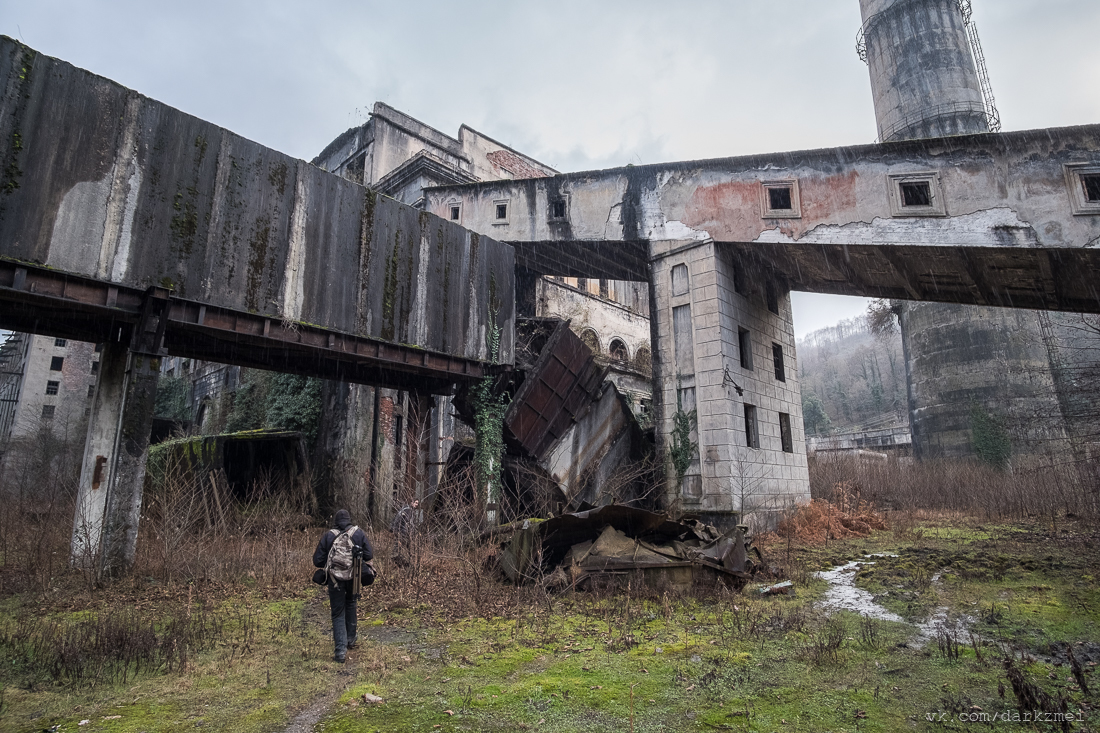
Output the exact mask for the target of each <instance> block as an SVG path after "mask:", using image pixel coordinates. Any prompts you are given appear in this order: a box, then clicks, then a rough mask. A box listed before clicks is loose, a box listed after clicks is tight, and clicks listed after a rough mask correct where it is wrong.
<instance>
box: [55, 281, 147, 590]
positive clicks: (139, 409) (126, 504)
mask: <svg viewBox="0 0 1100 733" xmlns="http://www.w3.org/2000/svg"><path fill="white" fill-rule="evenodd" d="M167 306H168V292H167V291H165V290H163V289H160V288H151V289H150V291H149V293H147V295H146V305H145V309H144V313H143V316H142V319H141V321H140V322H139V323H138V324H137V325H135V326H134V328H133V331H132V334H131V336H130V337H129V339H127V341H128V345H127V344H123V343H119V342H112V343H107V344H106V345H105V346H104V348H103V353H102V355H101V356H100V367H99V369H100V371H99V379H98V381H97V383H96V394H95V397H94V399H93V402H92V412H91V416H90V417H89V420H88V437H87V440H86V441H85V445H84V460H83V464H82V466H81V471H80V484H79V487H78V490H77V501H76V516H75V518H74V521H73V535H72V562H73V563H74V564H76V565H80V566H82V567H86V568H89V569H92V570H94V571H95V573H96V577H97V578H99V579H109V578H112V577H117V576H118V575H121V574H123V573H125V572H126V571H128V570H129V569H130V567H131V566H132V565H133V562H134V553H135V551H136V550H137V537H138V520H139V518H140V516H141V500H142V487H143V484H144V482H145V459H146V457H147V455H148V448H149V431H150V429H151V428H152V425H153V412H154V406H155V402H156V393H157V381H158V379H159V377H160V356H161V349H160V344H161V342H162V341H163V338H164V326H165V321H166V317H167ZM127 346H128V347H129V348H128V347H127Z"/></svg>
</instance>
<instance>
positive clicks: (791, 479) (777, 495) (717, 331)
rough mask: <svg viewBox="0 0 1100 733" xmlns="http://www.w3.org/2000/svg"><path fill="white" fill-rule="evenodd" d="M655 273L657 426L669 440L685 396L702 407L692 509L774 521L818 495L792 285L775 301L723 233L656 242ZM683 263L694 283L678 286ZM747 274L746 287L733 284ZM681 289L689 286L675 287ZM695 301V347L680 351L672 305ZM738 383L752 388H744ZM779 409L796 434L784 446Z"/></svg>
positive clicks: (686, 487)
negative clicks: (718, 237) (745, 338)
mask: <svg viewBox="0 0 1100 733" xmlns="http://www.w3.org/2000/svg"><path fill="white" fill-rule="evenodd" d="M650 253H651V262H652V267H653V270H652V273H653V277H654V279H655V285H656V287H655V288H654V291H655V293H656V301H657V302H656V304H655V307H654V309H653V314H654V316H655V317H656V318H657V319H658V327H657V330H658V334H659V335H658V337H657V340H658V343H657V344H656V346H655V348H656V350H657V352H658V360H659V363H660V375H661V376H660V389H661V395H660V397H661V399H660V402H661V404H662V410H661V426H660V429H659V431H658V434H659V435H661V436H664V439H665V440H666V441H667V440H668V439H669V438H668V437H667V436H669V435H670V434H671V433H672V429H673V414H674V412H675V411H676V409H677V390H681V391H682V394H681V404H682V406H683V409H684V410H685V411H689V410H690V409H691V392H690V390H692V389H694V406H695V408H696V409H697V411H698V417H697V428H696V430H695V432H694V435H693V436H692V440H693V442H695V443H697V444H698V450H697V455H696V457H695V460H694V461H693V462H692V465H691V466H690V467H689V468H688V471H687V475H686V476H685V478H684V481H683V482H682V485H680V486H675V482H674V481H673V482H671V485H672V486H673V490H675V489H677V488H678V489H679V490H680V495H679V496H678V497H676V496H672V497H670V499H672V500H673V501H677V500H678V501H679V503H680V504H681V506H682V508H683V510H684V511H685V512H693V513H700V514H704V515H711V514H728V513H730V512H741V511H743V512H744V513H745V514H746V515H749V516H747V517H746V518H747V519H748V520H750V521H753V522H754V523H755V524H756V525H757V526H761V525H767V524H770V523H771V522H772V521H773V520H774V514H775V512H778V511H781V510H783V509H786V508H788V507H790V506H791V505H793V504H794V503H802V502H805V501H808V500H809V494H810V485H809V474H808V472H807V466H806V453H805V437H804V435H803V427H802V401H801V396H800V392H799V385H798V369H797V364H796V358H795V346H794V329H793V326H792V318H791V303H790V293H789V291H787V290H785V289H783V288H782V286H781V284H780V283H773V284H772V286H773V287H774V288H775V297H774V300H773V305H775V306H777V310H778V313H773V312H772V311H771V310H769V308H768V291H767V288H768V284H767V280H766V275H765V274H764V273H759V272H755V271H752V270H745V271H744V272H737V271H736V270H737V268H738V267H739V264H738V263H737V262H735V261H734V259H733V257H732V255H731V253H730V252H729V251H728V250H725V249H723V248H722V246H721V245H720V244H715V243H714V242H710V241H707V242H653V243H652V245H651V250H650ZM677 265H684V266H686V267H687V270H688V283H687V287H686V292H684V291H683V290H681V289H675V290H674V288H673V286H672V277H673V276H672V271H673V268H674V267H676V266H677ZM735 281H736V282H739V283H743V285H742V287H741V290H742V292H740V293H739V292H737V288H736V287H735V285H734V283H735ZM677 292H680V293H682V294H676V293H677ZM683 306H688V307H689V308H690V314H691V318H690V323H691V345H692V349H691V353H690V355H684V354H677V352H676V347H677V344H680V345H681V346H683V345H684V344H686V341H685V339H684V338H683V336H682V335H680V337H679V339H678V338H677V333H676V329H675V325H678V324H674V322H673V309H674V308H678V307H683ZM740 329H747V330H748V331H749V334H750V338H751V343H752V367H753V368H752V369H747V368H744V367H743V366H742V359H741V351H740V345H739V332H740ZM773 345H778V346H779V347H780V348H781V349H782V358H783V376H784V381H780V380H779V379H778V378H777V376H776V370H775V363H774V358H773V356H774V351H773ZM736 387H740V388H741V389H742V390H743V394H740V395H739V394H738V392H737V389H736ZM746 404H748V405H753V406H755V408H756V424H757V431H758V436H759V440H758V443H759V447H758V448H753V447H749V445H748V438H747V436H746V424H745V405H746ZM780 413H783V414H786V415H787V416H788V419H789V425H790V431H791V435H790V441H789V442H788V446H787V447H788V449H789V450H787V451H785V450H783V448H784V445H783V440H782V435H781V430H780Z"/></svg>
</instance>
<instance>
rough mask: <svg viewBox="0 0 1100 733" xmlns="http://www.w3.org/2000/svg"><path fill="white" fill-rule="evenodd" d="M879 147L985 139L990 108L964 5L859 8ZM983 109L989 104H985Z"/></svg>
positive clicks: (905, 2) (929, 2)
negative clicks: (982, 136)
mask: <svg viewBox="0 0 1100 733" xmlns="http://www.w3.org/2000/svg"><path fill="white" fill-rule="evenodd" d="M859 5H860V11H861V12H862V14H863V28H862V29H861V31H860V37H859V40H858V42H857V43H858V48H859V53H860V55H861V56H864V57H865V59H866V61H867V65H868V66H869V67H870V70H871V92H872V94H873V95H874V102H875V116H876V117H877V119H878V132H879V140H881V141H882V142H889V141H891V140H911V139H915V138H925V137H944V136H947V135H965V134H968V133H973V132H989V131H990V129H991V127H994V126H995V123H994V120H993V119H992V118H993V117H994V116H995V112H994V111H993V109H992V100H991V99H984V98H983V95H982V87H983V84H982V81H981V78H980V77H979V74H978V68H979V66H978V65H977V64H976V63H975V58H974V53H973V52H972V51H971V43H970V39H969V37H968V32H967V31H968V27H967V26H968V23H969V11H970V4H969V0H964V2H960V1H959V0H860V3H859ZM987 103H988V104H987Z"/></svg>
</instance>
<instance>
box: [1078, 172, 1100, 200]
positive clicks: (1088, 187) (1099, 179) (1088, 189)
mask: <svg viewBox="0 0 1100 733" xmlns="http://www.w3.org/2000/svg"><path fill="white" fill-rule="evenodd" d="M1081 185H1082V186H1084V188H1085V201H1087V202H1089V203H1090V204H1100V173H1097V174H1094V175H1084V176H1081Z"/></svg>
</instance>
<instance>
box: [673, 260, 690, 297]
mask: <svg viewBox="0 0 1100 733" xmlns="http://www.w3.org/2000/svg"><path fill="white" fill-rule="evenodd" d="M687 292H688V268H687V265H673V266H672V294H673V295H687Z"/></svg>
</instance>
